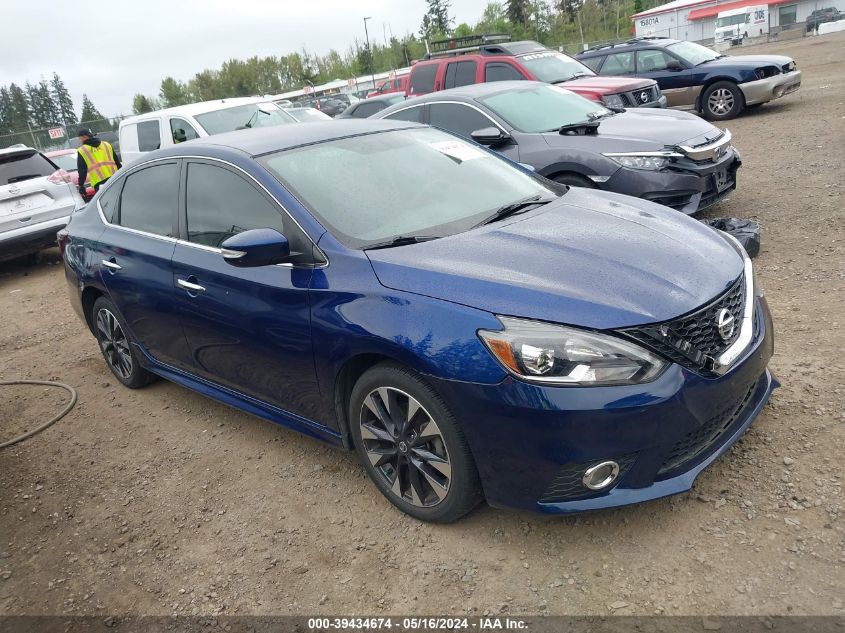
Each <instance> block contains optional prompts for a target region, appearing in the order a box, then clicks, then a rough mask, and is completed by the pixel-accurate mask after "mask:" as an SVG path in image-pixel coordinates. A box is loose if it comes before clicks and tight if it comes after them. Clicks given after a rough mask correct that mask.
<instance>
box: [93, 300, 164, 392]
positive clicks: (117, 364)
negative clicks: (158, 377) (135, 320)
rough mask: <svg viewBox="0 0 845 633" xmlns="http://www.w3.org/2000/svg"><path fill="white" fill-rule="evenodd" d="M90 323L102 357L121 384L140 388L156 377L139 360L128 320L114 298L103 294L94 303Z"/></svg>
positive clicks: (131, 387)
mask: <svg viewBox="0 0 845 633" xmlns="http://www.w3.org/2000/svg"><path fill="white" fill-rule="evenodd" d="M91 323H92V324H93V330H94V336H95V337H96V338H97V343H98V344H99V345H100V352H101V353H102V354H103V359H104V360H105V361H106V365H107V366H108V368H109V369H110V370H111V372H112V374H114V377H115V378H117V379H118V380H119V381H120V382H121V384H123V385H124V386H126V387H129V388H130V389H140V388H141V387H144V386H146V385H148V384H149V383H151V382H152V381H153V380H154V379H155V376H154V375H153V374H151V373H150V372H148V371H147V370H146V369H144V368H143V367H141V364H140V363H139V362H138V356H137V355H136V353H135V350H134V349H133V348H132V344H131V340H130V339H129V335H128V334H127V332H128V330H127V328H126V323H124V321H123V317H121V316H120V313H119V312H118V311H117V308H116V307H115V306H114V304H113V303H112V302H111V301H109V300H108V299H106V298H105V297H100V298H98V299H97V300H96V301H95V302H94V306H93V307H92V308H91Z"/></svg>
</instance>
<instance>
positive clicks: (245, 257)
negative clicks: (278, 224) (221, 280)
mask: <svg viewBox="0 0 845 633" xmlns="http://www.w3.org/2000/svg"><path fill="white" fill-rule="evenodd" d="M220 247H221V249H222V255H223V259H224V260H226V262H227V263H229V264H231V265H232V266H237V267H238V268H255V267H257V266H272V265H273V264H281V263H284V261H285V260H286V259H287V258H288V257H290V243H289V242H288V238H286V237H285V236H284V235H282V234H281V233H279V232H278V231H276V230H275V229H253V230H251V231H244V232H243V233H238V234H237V235H233V236H232V237H230V238H229V239H227V240H225V241H224V242H223V243H222V244H221V245H220Z"/></svg>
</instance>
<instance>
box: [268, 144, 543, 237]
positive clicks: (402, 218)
mask: <svg viewBox="0 0 845 633" xmlns="http://www.w3.org/2000/svg"><path fill="white" fill-rule="evenodd" d="M260 162H261V163H262V164H263V165H264V166H265V167H266V168H267V169H268V170H269V171H270V172H271V173H272V174H273V176H274V177H275V178H277V179H278V180H279V181H280V182H282V184H284V185H285V186H286V187H287V188H288V189H289V190H290V191H292V192H293V193H294V195H296V196H297V197H298V198H299V200H300V201H302V202H303V203H304V204H305V206H306V207H308V208H309V209H310V210H311V212H312V213H313V214H314V216H315V217H316V218H317V219H318V220H319V221H320V222H321V223H322V224H323V225H324V226H325V227H326V228H328V229H329V230H330V231H331V232H332V234H333V235H334V236H335V237H337V238H338V239H339V240H340V241H342V242H343V243H344V244H346V245H347V246H350V247H351V248H367V247H369V246H371V245H374V244H378V243H382V242H385V241H390V240H392V239H395V238H397V237H399V236H402V237H404V238H414V237H418V238H420V239H425V238H432V237H445V236H447V235H453V234H455V233H460V232H462V231H466V230H469V229H470V228H472V227H473V226H475V225H477V224H478V223H479V222H480V221H483V220H484V219H486V218H489V217H490V215H491V214H493V213H495V212H496V211H497V210H498V209H499V208H500V207H502V206H504V205H509V204H512V203H514V202H518V201H522V200H525V199H526V198H529V197H531V196H538V195H540V196H542V197H543V198H550V197H554V196H557V195H559V193H560V192H559V191H555V190H553V189H551V188H549V187H547V186H545V185H543V184H542V183H541V182H540V181H539V180H537V179H536V178H534V177H532V176H530V175H528V174H526V173H524V172H522V171H520V170H519V169H517V168H515V167H513V166H511V165H510V164H508V163H507V161H505V160H504V159H502V158H499V157H498V156H494V155H492V154H491V153H489V152H487V151H485V150H483V149H480V148H478V147H477V146H475V145H472V144H470V143H467V142H465V141H462V140H460V139H458V138H457V137H455V136H452V135H451V134H447V133H445V132H441V131H439V130H435V129H432V128H412V129H405V130H395V131H388V132H382V133H378V134H367V135H363V136H355V137H352V138H343V139H334V140H330V141H325V142H323V143H318V144H314V145H309V146H306V147H301V148H295V149H291V150H285V151H281V152H278V153H275V154H271V155H269V156H264V157H262V158H261V159H260ZM326 174H331V175H332V177H331V184H330V185H327V181H326Z"/></svg>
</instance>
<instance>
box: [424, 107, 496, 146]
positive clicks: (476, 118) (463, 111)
mask: <svg viewBox="0 0 845 633" xmlns="http://www.w3.org/2000/svg"><path fill="white" fill-rule="evenodd" d="M428 118H429V123H431V125H433V126H434V127H439V128H441V129H443V130H447V131H449V132H452V133H454V134H457V135H458V136H463V137H464V138H468V139H471V138H472V133H473V132H475V131H476V130H481V129H484V128H486V127H497V126H496V124H495V123H494V122H493V121H492V120H490V118H488V117H487V116H486V115H484V114H482V113H481V112H479V111H478V110H476V109H475V108H470V107H469V106H466V105H461V104H459V103H432V104H429V111H428Z"/></svg>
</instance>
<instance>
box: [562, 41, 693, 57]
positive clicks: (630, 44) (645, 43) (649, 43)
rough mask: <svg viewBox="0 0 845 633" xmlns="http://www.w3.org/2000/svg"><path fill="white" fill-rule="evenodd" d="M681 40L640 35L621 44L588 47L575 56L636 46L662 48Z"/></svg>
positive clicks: (603, 52)
mask: <svg viewBox="0 0 845 633" xmlns="http://www.w3.org/2000/svg"><path fill="white" fill-rule="evenodd" d="M678 42H680V40H675V39H672V38H670V37H640V38H634V39H632V40H628V41H627V42H620V43H619V44H603V45H601V46H595V47H593V48H588V49H587V50H585V51H584V52H582V53H578V54H577V55H576V56H575V58H576V59H580V58H582V57H593V56H595V55H606V54H608V53H610V52H614V51H624V50H628V49H632V48H634V49H636V48H661V47H663V46H669V45H670V44H677V43H678Z"/></svg>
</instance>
